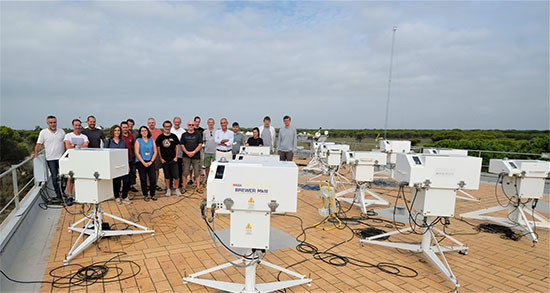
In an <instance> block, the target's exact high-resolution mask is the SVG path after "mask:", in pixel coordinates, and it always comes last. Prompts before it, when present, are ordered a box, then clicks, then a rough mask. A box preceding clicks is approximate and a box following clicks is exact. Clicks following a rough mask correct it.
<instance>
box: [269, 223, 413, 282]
mask: <svg viewBox="0 0 550 293" xmlns="http://www.w3.org/2000/svg"><path fill="white" fill-rule="evenodd" d="M273 216H287V217H292V218H296V219H298V220H299V221H300V228H301V230H302V232H301V233H300V234H299V235H298V236H296V240H297V241H298V242H299V243H298V245H297V246H296V250H297V251H299V252H301V253H305V254H311V255H312V258H313V259H317V260H321V261H322V262H324V263H327V264H330V265H333V266H346V265H348V264H349V265H354V266H357V267H362V268H376V269H378V270H380V271H382V272H385V273H388V274H392V275H396V276H398V277H405V278H414V277H416V276H418V272H417V271H415V270H414V269H413V268H410V267H407V266H404V265H400V264H396V263H389V262H380V263H377V264H375V263H370V262H367V261H364V260H360V259H358V258H354V257H349V256H344V255H340V254H336V253H332V252H330V250H332V249H334V248H336V247H338V246H340V245H342V244H344V243H347V242H349V241H351V240H352V239H354V238H355V236H356V234H355V232H354V230H353V229H351V228H350V227H349V226H348V225H347V224H345V223H344V227H343V228H341V229H340V230H344V229H349V230H350V231H351V232H352V233H351V237H350V238H349V239H346V240H343V241H341V242H339V243H337V244H335V245H333V246H331V247H329V248H328V249H325V250H324V251H320V250H319V249H318V248H317V247H316V246H315V245H313V244H311V243H309V242H307V241H306V240H307V234H306V231H307V230H309V229H313V228H314V227H313V226H311V227H307V228H304V226H303V220H302V219H301V218H300V217H298V216H294V215H288V214H275V215H273ZM343 218H344V217H343ZM310 259H311V258H307V259H304V260H301V261H298V262H296V263H294V264H291V265H289V266H287V267H286V268H291V267H293V266H296V265H299V264H302V263H304V262H306V261H309V260H310ZM280 275H281V272H279V274H278V275H277V280H280Z"/></svg>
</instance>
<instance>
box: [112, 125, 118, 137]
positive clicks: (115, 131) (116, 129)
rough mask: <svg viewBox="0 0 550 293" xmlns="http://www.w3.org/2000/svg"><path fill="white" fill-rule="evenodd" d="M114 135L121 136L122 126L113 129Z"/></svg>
mask: <svg viewBox="0 0 550 293" xmlns="http://www.w3.org/2000/svg"><path fill="white" fill-rule="evenodd" d="M113 136H114V137H118V138H120V128H119V127H117V128H115V130H114V131H113Z"/></svg>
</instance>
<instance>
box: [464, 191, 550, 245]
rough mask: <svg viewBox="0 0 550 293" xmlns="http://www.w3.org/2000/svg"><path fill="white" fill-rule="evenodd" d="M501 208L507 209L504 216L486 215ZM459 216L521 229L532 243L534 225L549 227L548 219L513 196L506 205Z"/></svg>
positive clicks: (535, 237) (536, 239) (534, 238)
mask: <svg viewBox="0 0 550 293" xmlns="http://www.w3.org/2000/svg"><path fill="white" fill-rule="evenodd" d="M503 210H508V215H507V217H506V218H500V217H493V216H488V215H486V214H490V213H494V212H499V211H503ZM525 210H527V212H528V213H529V214H531V215H532V217H533V220H532V221H529V220H528V219H527V217H526V215H525ZM460 216H461V217H464V218H471V219H478V220H487V221H493V222H495V223H497V224H500V225H504V226H507V227H512V228H516V229H519V230H521V231H523V232H524V234H525V236H526V237H527V238H528V239H529V240H531V241H533V243H537V242H538V238H537V234H536V233H535V232H534V228H535V227H542V228H550V221H549V220H548V219H547V218H545V217H543V216H542V215H540V214H538V213H537V212H536V211H535V210H533V209H532V208H530V207H528V206H526V204H525V203H522V202H521V200H519V199H518V198H517V197H515V196H514V197H512V200H510V201H509V202H508V204H507V205H506V206H494V207H491V208H486V209H482V210H478V211H473V212H469V213H464V214H461V215H460ZM537 220H538V221H537Z"/></svg>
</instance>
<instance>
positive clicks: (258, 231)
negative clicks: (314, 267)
mask: <svg viewBox="0 0 550 293" xmlns="http://www.w3.org/2000/svg"><path fill="white" fill-rule="evenodd" d="M210 173H211V174H210V175H209V176H208V185H207V190H206V194H207V200H206V203H205V204H204V205H202V208H203V218H205V221H206V217H205V213H204V207H206V206H208V207H210V208H211V210H212V214H214V211H215V210H216V209H217V210H216V212H218V213H220V214H224V213H229V214H230V233H229V234H230V240H229V242H230V243H229V246H230V247H241V248H246V249H247V253H246V255H248V258H244V257H242V258H241V259H240V260H238V261H230V260H229V259H227V258H226V260H227V261H228V262H227V263H225V264H223V265H219V266H216V267H214V268H210V269H207V270H204V271H201V272H198V273H194V274H191V275H189V276H188V277H185V278H184V279H183V280H184V281H185V282H186V283H187V282H191V283H195V284H200V285H203V286H207V287H212V288H216V289H219V290H224V291H229V292H270V291H276V290H281V289H284V288H289V287H292V286H297V285H302V284H308V283H311V279H308V278H306V276H304V275H301V274H298V273H295V272H293V271H290V270H288V269H285V268H283V267H280V266H277V265H274V264H272V263H269V262H267V261H264V260H262V259H261V257H262V255H263V253H264V251H265V250H266V249H269V237H270V235H269V234H270V218H271V213H274V212H296V206H297V187H298V167H297V166H296V164H295V163H294V162H268V161H229V162H213V163H212V166H211V168H210ZM206 222H207V223H208V222H212V227H210V226H209V228H211V231H212V232H213V231H215V228H214V227H215V226H214V222H215V221H214V216H212V218H210V219H209V220H208V221H206ZM211 236H212V239H213V241H214V244H216V240H215V238H214V235H213V233H211ZM216 248H217V244H216ZM220 254H221V252H220ZM221 255H222V256H224V255H223V254H221ZM224 258H225V256H224ZM258 264H261V265H265V266H267V267H269V268H272V269H275V270H278V271H281V272H284V273H287V274H289V275H291V276H294V277H296V278H297V279H294V280H288V281H279V282H270V283H261V284H257V283H256V267H257V265H258ZM232 265H234V266H237V267H241V268H245V283H244V284H242V283H241V284H239V283H231V282H222V281H216V280H208V279H201V278H198V277H200V276H202V275H206V274H210V273H212V272H214V271H218V270H222V269H225V268H227V267H230V266H232Z"/></svg>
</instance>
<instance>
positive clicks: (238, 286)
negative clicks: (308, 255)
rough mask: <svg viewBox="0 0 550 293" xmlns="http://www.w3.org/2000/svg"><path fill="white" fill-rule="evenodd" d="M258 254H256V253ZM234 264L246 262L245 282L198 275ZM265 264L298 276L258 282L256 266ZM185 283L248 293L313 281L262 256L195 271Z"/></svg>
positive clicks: (249, 251)
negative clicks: (202, 277) (262, 258)
mask: <svg viewBox="0 0 550 293" xmlns="http://www.w3.org/2000/svg"><path fill="white" fill-rule="evenodd" d="M246 254H247V255H252V250H251V249H248V250H247V253H246ZM254 255H256V254H254ZM234 264H244V265H245V266H246V267H245V281H244V284H243V283H231V282H222V281H216V280H207V279H199V278H197V277H199V276H202V275H206V274H210V273H212V272H215V271H219V270H223V269H225V268H228V267H231V266H233V265H234ZM258 264H260V265H265V266H267V267H270V268H272V269H275V270H278V271H281V272H283V273H287V274H289V275H291V276H294V277H296V278H298V279H297V280H288V281H277V282H270V283H261V284H257V283H256V268H257V265H258ZM183 280H184V283H185V284H187V283H188V282H191V283H195V284H199V285H203V286H207V287H211V288H216V289H219V290H224V291H228V292H246V293H253V292H272V291H277V290H281V289H285V288H289V287H293V286H298V285H302V284H309V283H311V279H308V278H306V276H304V275H301V274H298V273H296V272H293V271H291V270H287V269H285V268H283V267H280V266H278V265H274V264H272V263H270V262H267V261H265V260H261V259H260V258H258V259H254V260H250V259H244V258H243V259H240V260H238V261H235V262H233V263H231V262H227V263H225V264H222V265H219V266H216V267H213V268H210V269H207V270H204V271H202V272H198V273H194V274H191V275H189V276H188V277H185V278H183Z"/></svg>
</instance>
